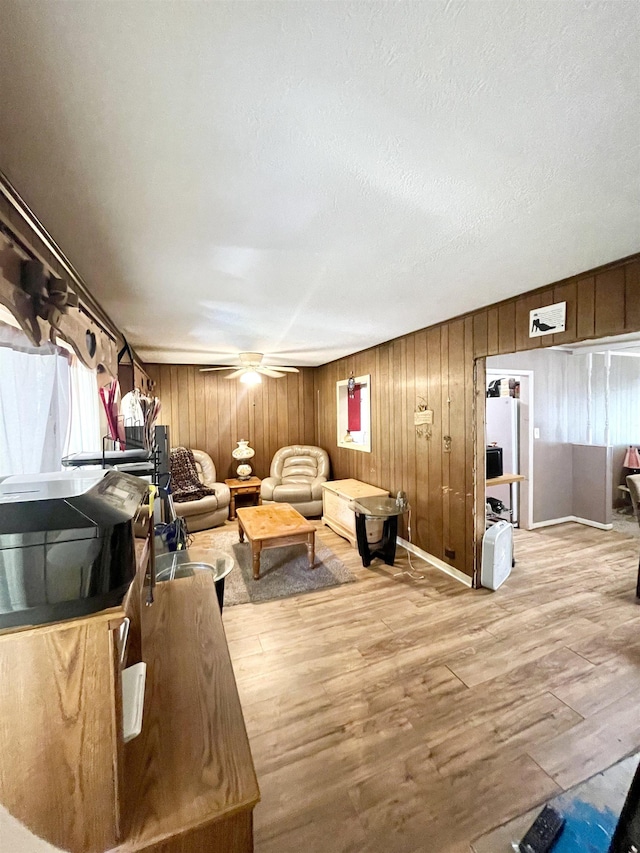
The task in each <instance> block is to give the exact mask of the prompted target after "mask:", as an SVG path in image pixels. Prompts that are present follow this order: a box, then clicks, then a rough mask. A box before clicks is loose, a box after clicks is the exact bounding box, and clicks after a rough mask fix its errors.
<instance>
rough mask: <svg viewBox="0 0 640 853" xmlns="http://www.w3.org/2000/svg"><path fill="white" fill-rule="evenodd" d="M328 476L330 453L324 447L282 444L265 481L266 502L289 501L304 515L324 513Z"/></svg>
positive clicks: (263, 498) (261, 491) (264, 497)
mask: <svg viewBox="0 0 640 853" xmlns="http://www.w3.org/2000/svg"><path fill="white" fill-rule="evenodd" d="M328 478H329V455H328V453H327V451H326V450H323V449H322V448H321V447H313V446H312V445H309V444H297V445H292V446H291V447H281V448H280V450H278V451H276V454H275V456H274V457H273V459H272V460H271V470H270V476H269V477H267V478H266V479H265V480H263V481H262V485H261V487H260V497H261V498H262V503H263V504H269V503H288V504H291V506H292V507H293V508H294V509H297V510H298V512H299V513H300V514H301V515H304V516H305V517H307V518H308V517H310V516H313V515H321V514H322V484H323V483H325V482H326V481H327V479H328Z"/></svg>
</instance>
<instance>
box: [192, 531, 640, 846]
mask: <svg viewBox="0 0 640 853" xmlns="http://www.w3.org/2000/svg"><path fill="white" fill-rule="evenodd" d="M317 527H318V534H319V536H320V537H321V539H322V540H323V542H324V543H325V544H327V545H328V546H329V547H331V548H332V549H333V550H334V551H335V553H336V554H338V555H339V556H340V557H341V559H342V560H343V561H344V562H345V563H346V564H347V565H348V566H349V567H350V568H351V569H352V571H353V572H354V573H355V574H356V575H357V577H358V582H357V583H353V584H345V585H342V586H339V587H334V588H332V589H328V590H323V591H320V592H316V593H311V594H308V595H306V596H299V597H297V598H289V599H286V600H280V601H273V602H267V603H263V604H258V605H252V604H244V605H239V606H236V607H229V608H226V609H225V611H224V616H223V621H224V625H225V630H226V634H227V638H228V641H229V648H230V651H231V655H232V660H233V666H234V670H235V673H236V678H237V683H238V689H239V692H240V698H241V701H242V705H243V709H244V714H245V719H246V724H247V729H248V733H249V738H250V741H251V748H252V752H253V757H254V761H255V765H256V770H257V774H258V780H259V783H260V789H261V792H262V802H261V803H260V805H259V806H258V807H257V809H256V811H255V839H256V842H255V849H256V853H418V851H420V853H462V851H465V852H466V851H468V850H469V844H470V842H471V841H472V840H473V839H474V838H476V837H478V836H479V835H482V834H483V833H485V832H487V831H488V830H489V829H491V828H492V827H494V826H497V825H499V824H501V823H503V822H504V821H506V820H509V819H510V818H512V817H514V816H515V815H518V814H520V813H522V812H524V811H526V810H528V809H530V808H532V807H533V806H536V805H537V804H539V803H542V802H544V801H545V800H547V799H548V798H549V797H551V796H553V795H555V794H556V793H559V792H560V791H561V790H563V789H566V788H568V787H571V786H572V785H575V784H576V783H577V782H580V781H582V780H584V779H586V778H588V777H589V776H591V775H593V774H594V773H597V772H599V771H600V770H602V769H604V768H606V767H608V766H610V765H611V764H613V763H614V762H616V761H618V760H619V759H620V758H622V757H623V756H625V755H628V754H630V753H632V752H634V751H636V750H640V607H639V606H638V605H637V604H636V599H635V583H636V572H637V564H638V551H639V548H640V543H639V542H638V540H637V539H631V538H628V537H625V536H624V535H623V534H620V533H615V532H608V531H601V530H596V529H592V528H587V527H584V526H580V525H577V524H563V525H560V526H557V527H550V528H545V529H541V530H539V531H535V532H534V531H531V532H528V531H517V532H516V545H515V548H516V557H517V564H516V567H515V568H514V570H513V573H512V575H511V577H510V578H509V580H508V581H507V583H506V584H505V585H504V586H503V587H502V588H501V589H499V590H498V591H496V592H493V593H492V592H489V591H487V590H475V591H474V590H470V589H467V588H465V587H464V586H463V585H461V584H459V583H458V582H456V581H455V580H453V579H451V578H449V577H447V576H446V575H444V574H443V573H441V572H439V571H438V570H436V569H433V568H429V567H426V566H424V564H422V563H420V566H421V568H424V573H425V575H426V576H425V579H424V580H410V579H407V578H406V577H401V578H397V577H393V571H397V567H396V568H395V569H392V568H391V567H387V566H384V564H382V563H380V561H379V560H376V561H375V562H374V563H373V564H372V566H371V567H370V569H363V567H362V565H361V563H360V560H359V557H358V554H357V551H355V550H353V549H352V548H351V547H350V546H349V544H348V543H347V542H346V541H345V540H343V539H341V538H340V537H338V536H337V535H335V534H334V533H333V532H332V531H330V530H329V529H328V528H326V527H323V526H322V525H321V523H320V522H317ZM215 532H216V531H209V532H207V533H206V534H198V536H200V537H205V536H206V537H207V539H208V540H209V539H210V541H212V544H215ZM414 561H415V558H414ZM397 564H398V565H403V564H406V552H405V551H404V550H402V549H400V548H399V549H398V559H397ZM258 583H259V581H258Z"/></svg>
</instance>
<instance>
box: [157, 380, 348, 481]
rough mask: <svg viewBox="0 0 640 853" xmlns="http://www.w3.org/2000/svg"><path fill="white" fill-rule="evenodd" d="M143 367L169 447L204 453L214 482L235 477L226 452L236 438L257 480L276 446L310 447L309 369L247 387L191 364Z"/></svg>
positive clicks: (312, 430) (264, 473) (265, 472)
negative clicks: (245, 447) (246, 449)
mask: <svg viewBox="0 0 640 853" xmlns="http://www.w3.org/2000/svg"><path fill="white" fill-rule="evenodd" d="M145 367H146V370H147V373H148V374H149V377H150V378H151V379H152V380H153V381H155V383H156V386H155V389H154V393H155V394H156V395H157V396H158V397H159V398H160V401H161V403H162V411H161V413H160V418H159V421H158V422H159V423H162V424H168V426H169V428H170V433H169V435H170V439H171V444H172V446H173V447H175V446H177V445H179V444H182V445H184V446H185V447H191V448H197V449H198V450H204V451H206V452H207V453H208V454H209V455H210V456H211V458H212V459H213V462H214V465H215V466H216V474H217V476H218V479H219V480H224V479H225V478H226V477H234V476H235V469H236V465H237V462H236V461H235V460H234V459H233V458H232V456H231V451H232V450H233V449H234V448H235V447H236V445H237V442H238V440H239V439H241V438H247V439H249V443H250V445H251V447H253V449H254V450H255V451H256V455H255V456H254V458H253V459H252V460H251V465H252V467H253V470H254V472H255V474H256V475H257V476H258V477H261V478H262V477H267V476H268V475H269V466H270V465H271V459H272V457H273V455H274V453H275V452H276V450H277V449H278V448H279V447H285V446H286V445H288V444H315V443H316V441H315V435H316V427H315V406H314V377H313V375H314V369H313V368H301V370H300V373H288V374H287V375H286V376H285V377H283V378H282V379H269V378H268V377H266V376H265V377H263V379H262V383H261V384H260V385H256V386H247V385H243V384H242V383H241V382H239V381H238V380H228V379H226V378H225V377H226V375H227V374H226V373H225V372H224V371H214V372H211V373H202V372H201V371H200V370H199V369H198V367H197V366H196V365H168V364H147V365H145ZM334 393H335V392H334Z"/></svg>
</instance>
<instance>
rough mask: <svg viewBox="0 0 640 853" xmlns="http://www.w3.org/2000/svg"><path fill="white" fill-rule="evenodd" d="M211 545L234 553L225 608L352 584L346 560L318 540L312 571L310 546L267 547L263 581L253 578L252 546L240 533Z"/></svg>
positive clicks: (215, 539) (218, 537)
mask: <svg viewBox="0 0 640 853" xmlns="http://www.w3.org/2000/svg"><path fill="white" fill-rule="evenodd" d="M209 545H210V547H211V548H214V549H215V550H220V551H225V552H226V553H227V554H230V555H231V556H232V557H233V559H234V561H235V564H236V565H235V567H234V568H233V569H232V570H231V572H230V573H229V574H228V575H227V578H226V580H225V588H224V606H225V607H232V606H233V605H234V604H246V603H247V602H249V601H250V602H253V603H258V602H262V601H270V600H272V599H274V598H288V597H289V596H291V595H299V594H301V593H305V592H314V591H315V590H318V589H324V588H326V587H331V586H337V585H338V584H342V583H352V582H353V581H355V579H356V578H355V576H354V575H352V574H351V572H350V571H349V569H348V568H347V567H346V566H345V564H344V563H343V562H342V560H339V559H338V557H336V555H335V554H334V553H333V551H331V549H329V548H327V547H326V545H323V544H322V543H321V542H320V540H319V539H318V537H316V562H315V568H313V569H310V568H309V560H308V559H307V546H306V545H285V546H284V547H282V548H267V549H266V550H264V551H263V552H262V554H261V555H260V580H257V581H256V580H254V579H253V564H252V560H251V546H250V545H249V543H248V542H247V541H246V539H245V541H244V542H239V541H238V531H237V530H229V531H226V530H225V531H220V533H216V534H215V536H211V537H210V540H209Z"/></svg>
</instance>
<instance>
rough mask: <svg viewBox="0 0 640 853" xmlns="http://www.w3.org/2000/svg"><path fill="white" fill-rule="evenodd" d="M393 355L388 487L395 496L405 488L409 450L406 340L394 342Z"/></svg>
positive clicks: (390, 385) (390, 382) (390, 381)
mask: <svg viewBox="0 0 640 853" xmlns="http://www.w3.org/2000/svg"><path fill="white" fill-rule="evenodd" d="M391 351H392V353H393V366H392V373H391V375H390V377H389V390H390V392H391V399H392V406H393V409H392V411H393V413H394V418H393V422H394V426H395V440H394V442H393V445H392V451H393V477H392V478H391V482H390V483H389V485H388V486H387V488H388V489H389V491H390V493H391V494H392V495H395V494H396V493H397V492H398V491H399V490H400V489H402V488H403V486H402V482H403V475H404V466H403V460H404V459H406V455H405V454H406V450H407V442H406V435H405V424H406V419H404V418H403V414H404V413H403V407H402V401H403V394H404V392H403V384H404V380H403V374H404V356H405V352H404V339H403V338H399V339H398V340H396V341H394V342H393V345H392V350H391Z"/></svg>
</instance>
